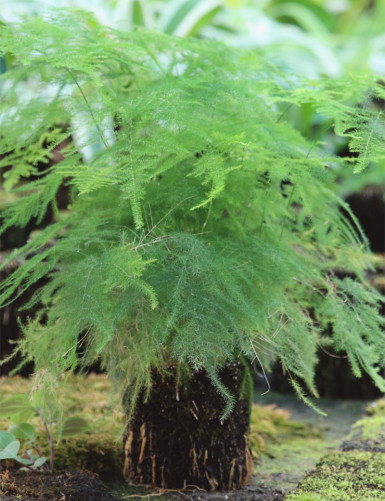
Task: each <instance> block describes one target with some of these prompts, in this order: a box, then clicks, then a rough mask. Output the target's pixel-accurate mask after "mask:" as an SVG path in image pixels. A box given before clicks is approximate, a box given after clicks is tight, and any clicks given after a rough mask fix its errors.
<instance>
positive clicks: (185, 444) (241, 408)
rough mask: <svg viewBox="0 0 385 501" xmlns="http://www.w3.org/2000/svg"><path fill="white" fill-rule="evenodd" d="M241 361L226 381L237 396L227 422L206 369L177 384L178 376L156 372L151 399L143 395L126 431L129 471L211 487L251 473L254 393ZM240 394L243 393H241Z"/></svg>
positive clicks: (135, 477)
mask: <svg viewBox="0 0 385 501" xmlns="http://www.w3.org/2000/svg"><path fill="white" fill-rule="evenodd" d="M246 370H247V369H245V367H244V366H243V364H242V363H240V362H237V363H231V364H229V365H227V366H226V368H225V369H223V370H222V371H221V373H220V377H221V380H222V381H223V383H224V384H225V385H226V386H227V387H228V388H229V390H230V391H231V392H232V393H233V395H235V396H238V398H237V402H236V405H235V408H234V410H233V412H232V413H231V415H230V416H229V417H228V418H227V419H226V420H225V421H224V422H223V423H222V422H221V419H220V416H221V413H222V411H223V408H224V401H223V398H222V397H221V396H220V395H219V394H218V392H217V391H216V389H215V388H214V387H213V385H212V383H211V382H210V380H209V378H208V376H207V375H206V373H205V372H203V371H202V372H198V373H195V374H194V375H193V377H192V379H191V380H190V381H189V384H188V386H187V385H181V387H180V388H178V387H177V384H176V378H175V375H173V376H167V377H164V376H161V375H160V374H158V373H156V374H155V375H154V378H153V387H152V391H151V394H150V398H149V400H148V401H147V402H144V401H143V397H142V398H140V399H139V402H138V405H137V408H136V412H135V415H134V418H133V419H132V421H131V422H130V426H129V427H128V429H127V432H126V439H125V447H124V455H125V461H124V475H125V477H126V478H128V479H129V480H130V481H132V482H135V483H141V484H151V485H153V486H158V487H162V488H176V489H178V488H183V487H185V486H187V485H195V486H198V487H201V488H204V489H208V490H217V489H237V488H240V487H241V486H242V485H244V484H245V482H246V481H247V479H248V477H249V475H250V471H251V466H252V465H251V455H250V451H249V447H248V441H247V431H248V425H249V398H248V397H249V395H247V392H244V391H242V385H243V384H244V382H245V378H246V377H247V375H246V373H245V371H246ZM240 395H241V396H240Z"/></svg>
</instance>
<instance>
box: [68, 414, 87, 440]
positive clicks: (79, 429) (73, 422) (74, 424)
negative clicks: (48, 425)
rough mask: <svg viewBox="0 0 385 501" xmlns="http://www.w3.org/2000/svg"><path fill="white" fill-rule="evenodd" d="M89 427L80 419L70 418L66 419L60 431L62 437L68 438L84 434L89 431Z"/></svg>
mask: <svg viewBox="0 0 385 501" xmlns="http://www.w3.org/2000/svg"><path fill="white" fill-rule="evenodd" d="M89 430H90V426H89V424H88V423H87V421H85V420H84V419H83V418H80V417H70V418H68V419H66V420H65V421H64V423H63V427H62V430H61V436H62V437H69V436H71V435H76V434H78V433H84V432H85V431H89Z"/></svg>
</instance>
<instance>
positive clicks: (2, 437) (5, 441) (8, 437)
mask: <svg viewBox="0 0 385 501" xmlns="http://www.w3.org/2000/svg"><path fill="white" fill-rule="evenodd" d="M14 440H16V437H15V435H13V434H12V433H10V432H9V431H3V430H1V431H0V450H2V449H5V447H7V445H9V444H10V443H12V442H13V441H14Z"/></svg>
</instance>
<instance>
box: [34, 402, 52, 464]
mask: <svg viewBox="0 0 385 501" xmlns="http://www.w3.org/2000/svg"><path fill="white" fill-rule="evenodd" d="M36 410H37V413H38V414H39V416H40V419H41V420H42V422H43V425H44V428H45V432H46V434H47V438H48V443H49V456H50V457H49V470H50V471H51V472H53V459H54V448H53V440H52V435H51V433H50V431H49V428H48V424H47V421H46V419H45V417H44V416H43V414H42V413H41V411H40V409H36Z"/></svg>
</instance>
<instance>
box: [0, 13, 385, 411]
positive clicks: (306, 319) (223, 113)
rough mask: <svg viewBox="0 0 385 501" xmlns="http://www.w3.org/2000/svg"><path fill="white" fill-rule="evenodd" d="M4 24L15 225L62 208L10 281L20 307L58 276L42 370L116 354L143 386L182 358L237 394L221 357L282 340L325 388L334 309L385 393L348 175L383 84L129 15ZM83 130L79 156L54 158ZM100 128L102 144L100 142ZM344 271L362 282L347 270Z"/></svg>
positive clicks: (3, 131) (36, 346)
mask: <svg viewBox="0 0 385 501" xmlns="http://www.w3.org/2000/svg"><path fill="white" fill-rule="evenodd" d="M0 30H1V31H0V39H1V52H2V53H7V54H12V56H13V61H14V65H13V68H12V69H10V70H9V71H8V72H7V73H5V74H3V75H2V76H1V77H0V85H1V91H2V100H1V105H0V155H1V156H0V158H1V164H0V165H1V167H2V168H3V170H4V176H5V178H6V181H5V187H6V188H7V189H8V190H12V191H13V192H15V193H17V194H18V195H19V196H18V197H17V198H16V200H15V201H13V202H12V203H10V204H9V206H8V207H7V208H6V210H5V212H4V214H3V217H4V223H3V226H2V229H1V231H4V230H5V229H6V228H8V227H10V226H12V225H19V226H25V225H26V224H27V223H28V222H29V221H30V220H31V219H32V218H37V220H39V221H40V220H42V218H43V217H44V215H45V214H46V212H47V210H48V209H49V208H50V207H53V208H54V211H55V214H56V222H54V223H53V224H51V225H49V226H47V227H46V228H45V229H44V230H42V231H41V232H40V233H38V234H37V235H36V236H35V237H34V238H31V239H30V241H28V243H27V244H26V245H25V246H24V247H22V248H20V249H17V250H16V251H15V252H14V253H13V254H12V255H11V256H10V259H12V258H14V257H16V256H18V257H22V258H25V260H24V264H23V265H22V266H21V267H20V268H19V269H17V270H16V271H15V272H14V273H13V274H12V275H11V276H10V277H9V278H7V279H6V280H5V281H4V282H3V283H2V284H1V286H0V291H1V295H0V304H3V305H4V304H7V303H8V302H9V301H11V300H13V299H14V298H15V297H16V296H17V295H19V294H21V293H22V292H23V291H24V290H25V289H27V288H28V287H29V286H30V285H31V284H33V283H36V282H37V281H39V280H41V279H42V278H43V277H45V278H46V280H45V281H44V285H42V287H41V289H40V291H39V292H38V293H37V294H35V295H34V297H33V298H32V300H31V301H30V302H29V304H28V305H26V307H31V306H35V307H36V306H38V307H39V311H38V313H37V314H36V316H35V317H34V318H32V319H31V320H30V322H29V323H28V324H27V325H25V326H24V339H23V340H22V341H21V343H20V346H19V348H20V350H21V351H22V353H23V354H24V356H25V359H26V360H27V359H30V358H33V359H34V361H35V364H36V369H37V377H38V378H39V381H40V379H42V380H43V381H44V376H46V377H47V380H48V381H51V379H52V376H55V375H56V376H59V375H60V374H62V373H64V372H66V371H73V370H75V369H76V368H79V367H80V368H82V367H83V368H84V367H87V366H88V365H89V364H90V363H92V362H93V361H95V360H97V359H99V360H101V362H102V364H103V366H104V367H105V368H106V369H107V370H108V372H109V374H110V375H111V376H112V377H113V378H114V379H115V380H116V381H118V382H120V383H121V384H122V386H125V385H127V384H131V385H132V388H133V390H132V395H133V396H134V397H135V395H137V394H138V391H139V389H140V388H141V387H143V386H146V387H147V388H148V389H150V387H151V377H150V374H151V368H155V367H156V368H158V369H162V368H163V369H164V370H166V369H167V367H168V365H169V363H170V361H173V362H174V363H175V362H178V363H181V364H188V365H189V366H190V367H192V368H193V369H199V368H201V367H204V368H206V369H207V371H208V373H209V374H210V376H211V379H212V381H213V384H215V385H216V387H217V388H218V391H220V392H221V393H222V394H223V396H224V399H225V400H226V401H227V403H228V406H227V408H228V409H230V408H231V401H232V396H231V395H229V393H228V391H227V389H226V388H224V387H223V385H222V383H221V382H220V380H219V379H218V376H217V370H218V368H220V367H221V366H223V364H225V363H226V361H228V360H232V359H234V358H237V357H238V356H239V355H240V354H243V355H246V356H247V357H249V358H250V359H257V360H258V361H259V363H261V364H266V363H267V362H268V360H270V359H271V358H272V357H274V356H276V355H277V356H278V357H280V359H281V361H282V363H283V364H284V366H285V368H286V369H287V371H288V373H289V375H290V377H291V378H292V379H293V381H294V386H295V388H297V389H298V391H299V392H300V393H301V392H302V390H301V386H300V385H301V384H303V383H305V385H307V387H308V388H309V389H310V390H311V392H312V393H313V394H316V388H315V387H314V384H313V374H314V365H315V363H316V350H317V345H318V344H319V343H321V342H323V337H322V334H321V333H322V327H324V326H327V325H329V324H330V323H331V324H332V325H333V342H334V343H335V347H336V348H337V349H340V350H345V351H346V352H347V354H348V355H349V359H350V361H351V364H352V368H353V370H354V371H355V373H356V374H357V375H358V374H359V373H360V371H361V369H364V370H365V371H367V372H369V374H370V375H371V376H372V377H373V379H374V381H375V382H376V384H377V385H378V386H379V387H380V388H381V389H383V390H385V383H384V381H383V380H382V379H381V378H380V376H379V375H378V369H379V367H381V366H383V365H384V355H385V342H384V336H383V332H382V330H381V326H380V324H381V323H382V320H381V317H380V316H379V314H378V311H377V306H378V304H377V303H378V300H379V296H378V295H377V293H375V292H374V291H373V290H371V289H370V288H369V286H368V285H366V284H365V283H364V281H363V270H364V269H365V267H366V266H368V265H369V256H368V253H367V249H366V244H365V237H364V236H363V235H362V232H361V231H360V229H359V227H358V225H357V223H356V221H355V219H354V217H353V216H352V215H350V216H349V209H348V207H345V206H343V207H344V209H345V212H344V213H343V212H342V211H341V210H340V208H341V205H342V202H341V201H340V200H339V199H338V198H337V197H336V195H335V194H334V190H333V183H334V175H333V167H335V166H336V165H337V164H338V163H344V162H345V161H349V162H356V163H355V166H354V168H356V169H357V170H358V169H361V167H362V168H363V167H364V166H365V165H367V163H368V162H370V161H371V160H374V161H375V160H377V159H378V158H379V157H380V156H381V154H382V152H381V148H382V144H383V139H384V117H383V115H381V114H376V115H375V112H374V111H372V110H371V108H370V107H369V106H367V107H366V108H363V107H362V106H361V107H360V108H358V107H357V106H356V103H360V102H361V103H362V102H364V101H365V102H368V93H370V95H372V96H377V95H380V94H381V93H383V90H382V89H381V87H380V86H377V85H376V84H375V82H374V81H373V82H368V81H359V80H356V81H349V82H333V83H332V84H329V83H328V82H306V81H300V80H299V79H297V78H296V77H294V76H293V75H286V74H284V73H282V72H280V71H278V70H277V69H276V68H274V67H272V66H271V65H269V64H268V62H267V61H265V60H264V59H263V58H260V57H258V56H257V55H256V54H255V53H251V52H245V51H240V50H235V49H232V48H229V47H226V46H224V45H222V44H219V43H216V42H209V41H205V42H202V41H198V40H183V39H179V38H175V37H171V36H168V35H162V34H158V33H153V32H150V31H146V30H138V31H134V32H131V33H123V32H117V31H115V30H113V29H108V28H105V27H101V26H99V25H98V24H97V23H96V22H95V21H94V20H93V18H92V17H91V16H90V15H87V14H82V13H72V14H71V13H66V12H58V13H56V14H51V16H50V17H49V18H46V19H44V20H43V19H40V18H35V19H29V20H28V19H27V20H25V21H24V22H23V23H22V24H20V25H13V26H1V27H0ZM25 80H28V81H29V82H32V83H33V85H34V88H35V92H34V93H33V95H31V96H29V97H28V96H24V95H23V94H22V93H21V92H20V89H21V88H22V84H23V82H24V81H25ZM307 102H309V103H312V105H313V106H314V107H315V108H316V109H317V110H318V111H319V112H320V113H323V114H325V115H326V116H328V117H329V118H330V119H332V120H333V121H334V124H335V131H336V133H337V134H340V135H344V136H348V137H350V138H351V140H352V142H353V146H354V151H357V152H358V153H359V156H358V159H357V160H356V159H352V158H349V159H343V158H337V157H334V156H332V155H331V154H329V153H328V152H327V149H326V148H324V147H323V145H322V144H316V143H311V142H310V141H309V140H308V139H306V138H305V137H303V136H302V135H301V134H300V133H299V132H298V131H297V130H295V128H294V127H293V126H292V125H291V124H290V123H289V122H288V121H287V117H286V113H285V110H287V109H288V106H300V105H301V104H303V103H307ZM74 117H77V118H76V120H74ZM79 117H80V118H79ZM79 120H81V125H82V126H81V127H78V125H79ZM85 130H86V131H87V133H85V132H84V131H85ZM64 139H66V140H67V143H68V141H69V146H68V145H67V146H66V147H65V148H64V149H63V150H61V154H62V155H63V159H62V160H61V161H59V162H57V163H53V162H51V163H47V169H46V170H45V171H44V172H41V171H38V170H37V168H36V166H37V162H48V160H49V159H50V158H52V156H53V153H52V151H53V149H54V148H55V147H56V146H57V145H60V144H61V143H62V142H63V140H64ZM100 144H102V146H103V147H102V148H101V149H100V148H99V152H98V153H96V154H94V156H93V158H92V160H91V161H90V162H88V163H87V162H86V161H85V160H83V157H82V155H81V151H82V148H83V147H84V146H93V145H94V146H95V145H100ZM95 151H97V149H96V150H95ZM352 168H353V167H352ZM62 185H65V186H67V187H68V189H69V190H70V192H71V204H70V206H69V207H68V210H67V211H65V212H59V211H57V209H56V196H57V192H58V189H59V187H60V186H62ZM344 214H345V215H344ZM346 214H348V215H346ZM6 264H7V263H4V264H3V266H6ZM337 268H339V269H342V270H344V271H349V272H353V273H355V274H356V275H357V281H355V282H353V281H352V280H350V279H337V278H335V277H334V276H333V270H335V269H337Z"/></svg>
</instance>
